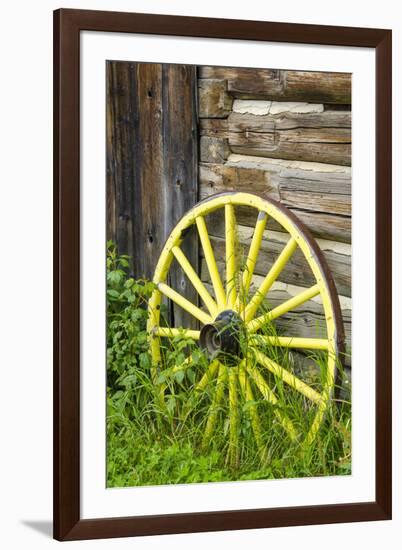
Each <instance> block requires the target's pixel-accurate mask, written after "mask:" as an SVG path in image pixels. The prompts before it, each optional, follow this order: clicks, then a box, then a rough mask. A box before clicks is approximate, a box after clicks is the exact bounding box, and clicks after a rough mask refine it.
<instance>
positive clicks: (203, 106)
mask: <svg viewBox="0 0 402 550" xmlns="http://www.w3.org/2000/svg"><path fill="white" fill-rule="evenodd" d="M232 103H233V99H232V98H231V97H230V95H229V94H228V92H227V84H226V80H216V79H200V80H199V81H198V116H199V117H200V118H225V117H227V116H228V115H229V113H230V111H231V109H232Z"/></svg>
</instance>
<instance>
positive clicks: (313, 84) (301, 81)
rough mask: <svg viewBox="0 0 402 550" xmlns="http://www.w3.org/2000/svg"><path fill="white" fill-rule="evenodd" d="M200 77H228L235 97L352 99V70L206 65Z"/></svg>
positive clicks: (277, 99) (336, 101)
mask: <svg viewBox="0 0 402 550" xmlns="http://www.w3.org/2000/svg"><path fill="white" fill-rule="evenodd" d="M199 77H200V78H217V79H225V80H227V89H228V92H229V93H230V94H231V95H232V96H233V97H236V98H244V99H262V98H265V99H270V100H275V101H309V102H313V103H346V104H350V103H351V90H352V86H351V84H352V80H351V75H350V74H349V73H330V72H312V71H285V70H278V69H259V68H242V67H210V66H207V67H206V66H204V67H200V69H199Z"/></svg>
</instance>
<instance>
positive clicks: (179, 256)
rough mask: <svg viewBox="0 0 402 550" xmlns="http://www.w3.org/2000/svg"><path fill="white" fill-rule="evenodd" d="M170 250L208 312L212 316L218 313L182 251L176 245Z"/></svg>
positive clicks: (213, 301) (214, 303)
mask: <svg viewBox="0 0 402 550" xmlns="http://www.w3.org/2000/svg"><path fill="white" fill-rule="evenodd" d="M172 252H173V255H174V257H175V258H176V260H177V261H178V263H179V264H180V266H181V268H182V269H183V271H184V273H185V274H186V275H187V277H188V279H189V281H190V282H191V284H192V285H193V287H194V288H195V290H196V291H197V292H198V294H199V295H200V296H201V299H202V301H203V302H204V304H205V305H206V307H207V308H208V311H209V313H210V314H211V316H212V317H214V318H215V317H216V316H217V314H218V306H217V305H216V302H215V300H214V299H213V298H212V297H211V296H210V294H209V292H208V290H207V289H206V288H205V285H204V283H203V282H202V281H201V279H200V278H199V277H198V275H197V273H196V272H195V270H194V268H193V266H192V265H191V264H190V262H189V261H188V259H187V258H186V256H185V255H184V253H183V251H182V250H181V249H180V248H179V247H178V246H174V247H173V248H172Z"/></svg>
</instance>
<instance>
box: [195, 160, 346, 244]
mask: <svg viewBox="0 0 402 550" xmlns="http://www.w3.org/2000/svg"><path fill="white" fill-rule="evenodd" d="M199 179H200V196H201V198H206V197H208V196H210V195H213V194H215V193H219V192H227V191H245V192H251V193H256V194H258V195H261V196H266V197H267V198H273V199H275V200H278V201H280V202H281V203H282V204H284V205H285V206H287V207H289V208H290V209H291V210H294V211H295V213H296V215H297V216H298V217H299V218H300V219H301V220H302V221H304V222H305V223H306V225H307V227H308V228H309V229H310V231H311V232H312V233H313V235H314V236H316V237H321V238H325V239H332V240H335V241H341V242H350V241H351V218H350V214H351V170H350V168H349V167H343V166H333V165H327V164H316V163H307V162H296V161H279V160H274V159H260V158H256V157H246V156H240V155H230V157H229V159H228V161H227V162H226V163H225V164H204V163H201V164H200V170H199ZM239 215H240V219H241V223H242V224H244V225H253V224H254V221H255V220H254V215H253V213H252V212H251V211H250V210H249V209H240V214H239ZM269 227H271V228H274V229H275V228H276V229H279V227H278V225H276V224H275V223H273V222H272V221H271V220H270V221H269Z"/></svg>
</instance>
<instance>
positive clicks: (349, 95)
mask: <svg viewBox="0 0 402 550" xmlns="http://www.w3.org/2000/svg"><path fill="white" fill-rule="evenodd" d="M391 51H392V42H391V31H389V30H383V29H367V28H347V27H328V26H319V25H300V24H288V23H270V22H262V21H238V20H236V21H235V20H225V19H205V18H192V17H177V16H163V15H148V14H134V13H117V12H98V11H81V10H69V9H61V10H57V11H56V12H55V13H54V106H55V107H54V114H55V116H54V251H55V255H54V257H55V265H54V283H55V284H54V289H55V291H54V292H55V300H54V304H55V310H54V315H55V324H54V327H55V328H54V358H55V362H54V536H55V538H56V539H58V540H74V539H89V538H105V537H121V536H136V535H154V534H167V533H188V532H197V531H218V530H229V529H249V528H260V527H261V528H262V527H277V526H290V525H304V524H320V523H321V524H322V523H335V522H351V521H369V520H381V519H390V518H391V500H392V499H391V475H392V474H391V469H392V464H391V395H392V390H391V305H392V304H391ZM352 426H353V428H352Z"/></svg>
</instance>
